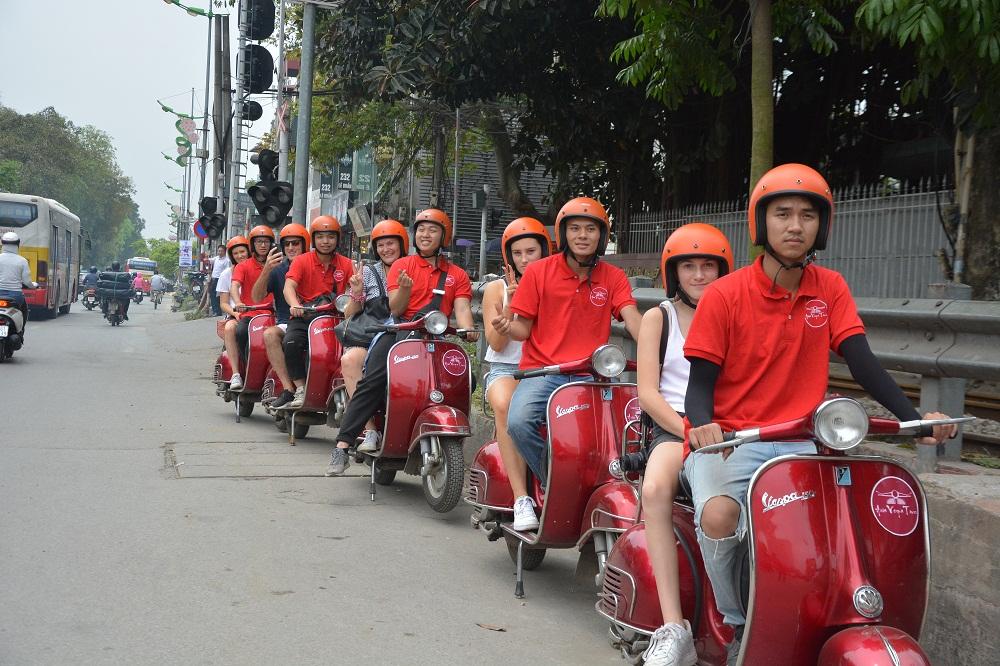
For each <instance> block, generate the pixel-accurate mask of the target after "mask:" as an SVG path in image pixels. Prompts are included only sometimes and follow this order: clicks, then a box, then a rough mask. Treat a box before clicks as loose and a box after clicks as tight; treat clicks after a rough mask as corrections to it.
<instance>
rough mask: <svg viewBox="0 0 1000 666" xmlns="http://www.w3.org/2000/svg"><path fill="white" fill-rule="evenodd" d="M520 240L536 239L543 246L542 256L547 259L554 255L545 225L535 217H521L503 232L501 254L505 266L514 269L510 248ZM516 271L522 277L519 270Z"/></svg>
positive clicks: (515, 269)
mask: <svg viewBox="0 0 1000 666" xmlns="http://www.w3.org/2000/svg"><path fill="white" fill-rule="evenodd" d="M520 238H535V239H537V240H538V242H539V244H540V245H541V246H542V256H543V257H547V256H549V255H550V254H552V238H551V237H549V232H548V230H547V229H546V228H545V225H544V224H542V223H541V222H539V221H538V220H536V219H535V218H533V217H519V218H517V219H516V220H514V221H513V222H511V223H510V224H508V225H507V228H506V229H504V230H503V236H501V237H500V254H501V256H503V263H504V265H505V266H511V267H514V262H513V260H512V259H511V257H510V246H511V245H513V244H514V241H516V240H518V239H520ZM514 271H515V272H517V273H518V275H520V273H519V272H518V271H517V268H514Z"/></svg>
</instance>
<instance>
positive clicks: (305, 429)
mask: <svg viewBox="0 0 1000 666" xmlns="http://www.w3.org/2000/svg"><path fill="white" fill-rule="evenodd" d="M286 432H287V430H286ZM308 434H309V424H308V423H296V424H295V439H305V438H306V436H307V435H308Z"/></svg>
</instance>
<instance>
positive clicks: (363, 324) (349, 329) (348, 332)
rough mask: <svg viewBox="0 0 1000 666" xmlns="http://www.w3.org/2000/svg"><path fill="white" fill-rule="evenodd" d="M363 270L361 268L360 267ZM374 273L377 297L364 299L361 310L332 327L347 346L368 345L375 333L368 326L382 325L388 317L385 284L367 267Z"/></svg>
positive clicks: (387, 299) (341, 342) (345, 346)
mask: <svg viewBox="0 0 1000 666" xmlns="http://www.w3.org/2000/svg"><path fill="white" fill-rule="evenodd" d="M362 270H363V269H362ZM369 270H371V271H372V273H374V275H375V284H376V285H378V293H379V297H378V298H373V299H371V300H370V301H365V304H364V307H363V308H362V310H361V312H358V313H357V314H355V315H354V316H353V317H351V318H350V319H345V320H344V321H342V322H340V323H339V324H337V325H336V326H335V327H334V328H333V332H334V333H335V334H336V335H337V339H338V340H340V344H342V345H343V346H344V348H345V349H346V348H347V347H368V346H369V345H371V343H372V340H373V339H374V338H375V335H376V333H369V332H368V328H369V327H372V326H382V325H384V324H385V321H386V319H388V318H389V297H388V296H387V295H386V293H385V286H384V285H383V284H382V278H380V277H379V275H378V272H377V271H375V269H373V268H369Z"/></svg>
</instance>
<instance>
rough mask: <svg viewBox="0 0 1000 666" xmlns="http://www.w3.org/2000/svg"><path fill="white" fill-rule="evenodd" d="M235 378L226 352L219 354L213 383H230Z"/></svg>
mask: <svg viewBox="0 0 1000 666" xmlns="http://www.w3.org/2000/svg"><path fill="white" fill-rule="evenodd" d="M232 377H233V366H232V365H230V363H229V355H228V354H226V352H225V350H223V351H222V353H221V354H219V357H218V358H217V359H215V371H214V374H213V377H212V381H215V382H228V381H229V380H230V379H232Z"/></svg>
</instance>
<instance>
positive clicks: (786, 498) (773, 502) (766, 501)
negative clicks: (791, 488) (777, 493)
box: [760, 490, 816, 513]
mask: <svg viewBox="0 0 1000 666" xmlns="http://www.w3.org/2000/svg"><path fill="white" fill-rule="evenodd" d="M813 497H816V491H814V490H804V491H802V492H801V493H800V492H798V491H796V492H791V493H788V494H787V495H782V496H781V497H772V496H771V495H768V494H767V493H764V494H763V495H762V496H761V498H760V501H761V504H763V505H764V513H767V512H768V511H770V510H771V509H780V508H781V507H783V506H788V505H789V504H791V503H792V502H798V501H802V500H808V499H812V498H813Z"/></svg>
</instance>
